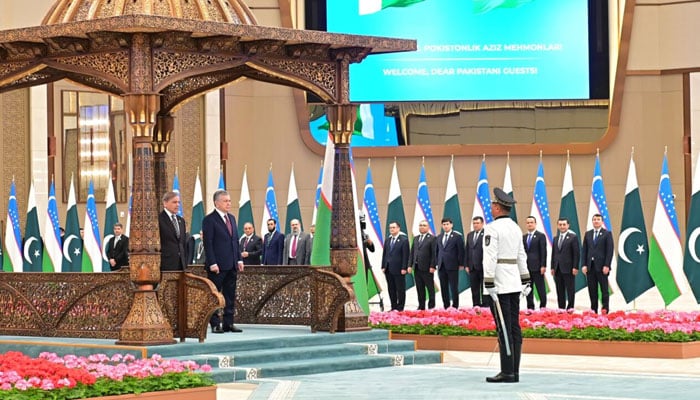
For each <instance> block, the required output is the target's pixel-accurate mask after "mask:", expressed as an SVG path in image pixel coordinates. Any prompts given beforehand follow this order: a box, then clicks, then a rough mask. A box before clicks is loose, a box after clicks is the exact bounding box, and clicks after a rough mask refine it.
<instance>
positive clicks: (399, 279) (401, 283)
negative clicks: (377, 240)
mask: <svg viewBox="0 0 700 400" xmlns="http://www.w3.org/2000/svg"><path fill="white" fill-rule="evenodd" d="M408 254H409V249H408V238H407V237H406V235H403V234H401V226H400V225H399V223H398V222H396V221H392V222H391V223H390V224H389V236H387V238H386V240H385V241H384V252H383V253H382V272H384V275H385V276H386V284H387V287H388V289H389V299H391V309H392V311H393V310H398V311H403V308H404V306H405V305H406V274H407V273H408Z"/></svg>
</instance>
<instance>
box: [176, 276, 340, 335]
mask: <svg viewBox="0 0 700 400" xmlns="http://www.w3.org/2000/svg"><path fill="white" fill-rule="evenodd" d="M188 271H189V272H192V273H197V274H201V275H202V276H205V275H206V273H205V272H204V268H203V266H192V267H190V269H188ZM350 298H351V291H350V288H348V286H347V285H346V284H345V282H344V280H343V278H342V277H341V276H340V275H337V274H335V273H334V272H333V269H332V268H331V267H311V266H303V265H284V266H281V265H269V266H258V265H255V266H253V265H247V266H246V267H245V272H243V273H240V274H238V284H237V286H236V306H235V317H234V319H235V321H236V323H241V324H272V325H308V326H310V327H311V331H312V332H316V331H327V332H331V333H332V332H335V331H336V330H337V329H338V323H339V322H338V318H339V317H340V314H341V311H342V310H343V307H344V306H345V303H347V302H348V301H349V300H350Z"/></svg>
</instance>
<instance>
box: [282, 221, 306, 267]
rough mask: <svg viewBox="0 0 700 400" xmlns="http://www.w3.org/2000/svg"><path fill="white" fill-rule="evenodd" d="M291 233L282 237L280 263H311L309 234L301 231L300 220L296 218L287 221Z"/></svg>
mask: <svg viewBox="0 0 700 400" xmlns="http://www.w3.org/2000/svg"><path fill="white" fill-rule="evenodd" d="M289 225H290V226H291V227H292V233H290V234H289V235H287V237H285V238H284V251H283V254H284V257H282V265H309V264H311V236H309V234H308V233H306V232H302V231H301V222H299V220H298V219H293V220H291V221H289Z"/></svg>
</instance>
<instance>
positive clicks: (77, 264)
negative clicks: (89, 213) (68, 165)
mask: <svg viewBox="0 0 700 400" xmlns="http://www.w3.org/2000/svg"><path fill="white" fill-rule="evenodd" d="M65 228H66V233H65V236H64V239H63V267H62V268H61V271H62V272H80V271H82V264H83V239H82V237H80V221H79V220H78V206H77V205H76V202H75V185H74V184H73V175H71V177H70V189H69V191H68V209H67V211H66V225H65Z"/></svg>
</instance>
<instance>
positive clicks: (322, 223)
mask: <svg viewBox="0 0 700 400" xmlns="http://www.w3.org/2000/svg"><path fill="white" fill-rule="evenodd" d="M334 163H335V146H334V145H333V138H332V137H331V134H330V132H329V133H328V138H327V139H326V154H325V156H324V158H323V182H322V183H321V197H320V200H319V202H318V213H317V214H316V233H315V234H314V241H313V247H312V249H311V265H331V213H332V212H333V164H334Z"/></svg>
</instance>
